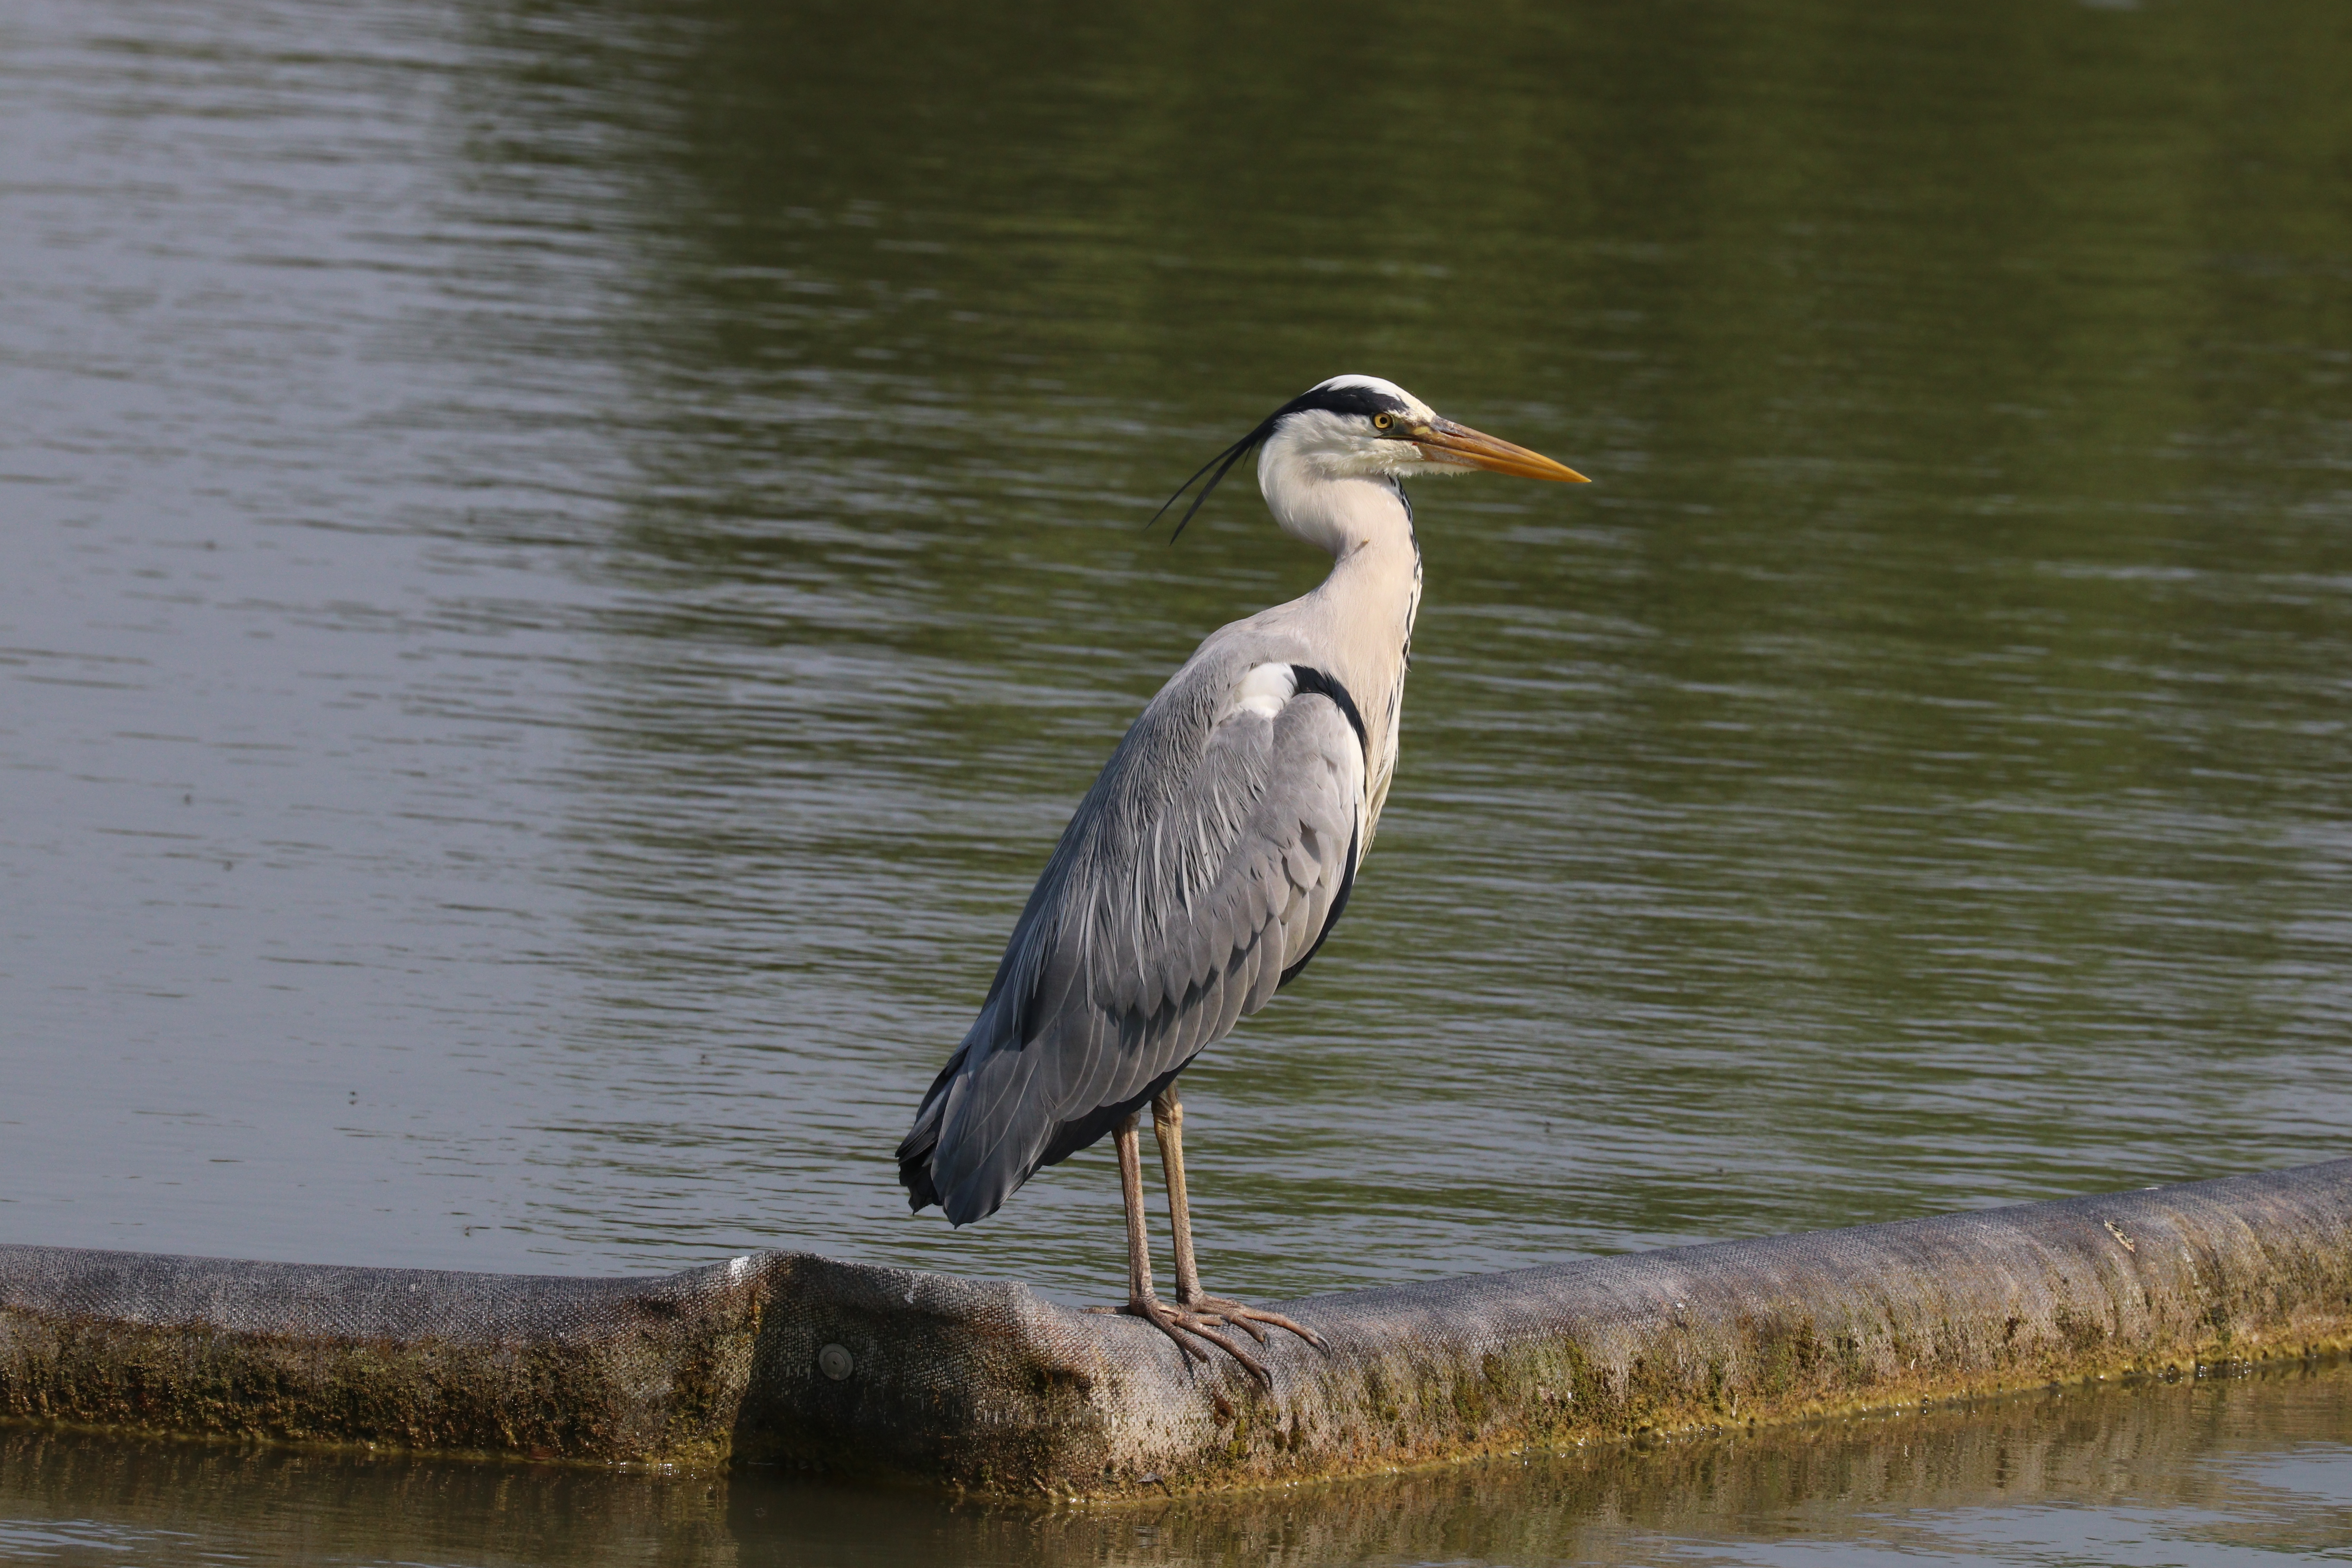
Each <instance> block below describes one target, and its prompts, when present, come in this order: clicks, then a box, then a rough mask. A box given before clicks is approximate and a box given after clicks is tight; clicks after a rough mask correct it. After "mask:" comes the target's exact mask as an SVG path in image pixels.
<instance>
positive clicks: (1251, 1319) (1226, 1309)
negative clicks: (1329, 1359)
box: [1183, 1296, 1331, 1351]
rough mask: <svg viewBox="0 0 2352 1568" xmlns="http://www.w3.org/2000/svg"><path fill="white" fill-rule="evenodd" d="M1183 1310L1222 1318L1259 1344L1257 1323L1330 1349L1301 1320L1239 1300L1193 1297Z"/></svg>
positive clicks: (1261, 1338)
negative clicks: (1285, 1330) (1288, 1332)
mask: <svg viewBox="0 0 2352 1568" xmlns="http://www.w3.org/2000/svg"><path fill="white" fill-rule="evenodd" d="M1183 1310H1185V1311H1188V1312H1198V1313H1200V1314H1202V1316H1203V1317H1211V1318H1222V1319H1223V1320H1224V1321H1226V1322H1228V1323H1231V1324H1233V1325H1234V1327H1235V1328H1237V1329H1239V1330H1241V1331H1243V1332H1244V1333H1246V1334H1249V1335H1250V1336H1252V1337H1253V1338H1255V1340H1256V1341H1257V1342H1258V1343H1260V1344H1264V1343H1265V1330H1264V1329H1261V1328H1259V1327H1258V1325H1259V1324H1260V1323H1271V1324H1272V1325H1274V1326H1275V1327H1276V1328H1277V1329H1287V1330H1288V1331H1290V1332H1292V1333H1294V1334H1297V1336H1298V1337H1299V1338H1300V1339H1302V1340H1305V1341H1306V1342H1307V1343H1308V1344H1310V1345H1313V1346H1314V1347H1315V1348H1316V1349H1317V1350H1318V1351H1328V1350H1329V1349H1330V1348H1331V1347H1330V1346H1328V1345H1327V1344H1325V1343H1324V1342H1323V1336H1322V1335H1320V1334H1318V1333H1317V1332H1316V1331H1314V1330H1313V1329H1310V1328H1308V1327H1307V1326H1306V1325H1305V1324H1304V1323H1294V1322H1292V1321H1290V1320H1289V1319H1288V1318H1286V1317H1284V1316H1283V1315H1282V1314H1281V1313H1280V1312H1268V1311H1265V1310H1263V1309H1261V1308H1257V1307H1245V1306H1244V1305H1242V1303H1240V1302H1239V1301H1228V1300H1225V1298H1223V1296H1195V1297H1194V1298H1193V1299H1192V1300H1190V1301H1187V1302H1185V1303H1183Z"/></svg>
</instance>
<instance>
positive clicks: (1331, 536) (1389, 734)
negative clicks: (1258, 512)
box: [1257, 442, 1421, 847]
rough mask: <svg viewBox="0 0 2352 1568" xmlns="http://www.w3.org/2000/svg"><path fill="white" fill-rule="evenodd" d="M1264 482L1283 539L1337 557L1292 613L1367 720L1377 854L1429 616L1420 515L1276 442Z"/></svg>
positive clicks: (1382, 489) (1386, 486)
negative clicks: (1409, 660) (1412, 657)
mask: <svg viewBox="0 0 2352 1568" xmlns="http://www.w3.org/2000/svg"><path fill="white" fill-rule="evenodd" d="M1257 479H1258V489H1260V490H1261V491H1263V492H1264V493H1265V501H1266V505H1267V506H1268V507H1269V508H1270V509H1271V510H1273V512H1274V520H1275V521H1276V523H1278V524H1280V525H1281V528H1282V531H1284V532H1285V533H1287V534H1289V535H1290V536H1291V537H1292V538H1294V539H1300V540H1304V541H1306V542H1307V543H1309V544H1313V545H1316V546H1318V547H1319V548H1321V549H1324V550H1327V551H1329V552H1331V555H1332V557H1333V560H1332V563H1331V574H1330V575H1329V576H1328V577H1326V578H1325V579H1324V580H1323V584H1322V585H1321V586H1320V587H1318V588H1317V589H1316V590H1315V591H1314V592H1313V593H1311V594H1309V595H1307V596H1306V597H1305V598H1303V599H1299V600H1297V601H1295V602H1294V603H1293V604H1291V605H1285V606H1283V608H1284V609H1285V610H1286V611H1288V612H1290V613H1291V614H1292V615H1295V616H1297V617H1298V618H1299V619H1300V620H1301V621H1303V622H1307V623H1310V624H1311V626H1312V628H1313V632H1314V637H1315V643H1316V646H1318V647H1324V648H1328V649H1329V650H1330V652H1329V662H1330V664H1331V665H1332V668H1330V669H1328V671H1327V672H1326V673H1328V674H1329V675H1331V676H1333V677H1334V678H1336V679H1338V680H1339V682H1340V683H1341V684H1343V685H1344V686H1346V687H1347V689H1348V690H1349V695H1351V696H1352V697H1354V699H1355V700H1356V707H1357V709H1358V710H1359V711H1360V713H1361V714H1362V716H1363V720H1364V730H1365V751H1366V752H1367V755H1366V757H1365V763H1366V766H1367V771H1368V772H1369V773H1370V778H1369V780H1368V781H1367V782H1368V786H1369V787H1368V790H1367V795H1368V799H1367V803H1366V812H1365V822H1364V843H1365V846H1366V847H1370V843H1371V837H1372V827H1373V825H1374V824H1375V823H1376V822H1377V821H1378V820H1379V818H1380V811H1381V803H1382V802H1383V801H1385V800H1386V799H1387V798H1388V789H1389V778H1390V775H1391V773H1393V772H1394V770H1395V767H1396V755H1397V726H1398V721H1399V719H1400V717H1401V716H1402V709H1403V702H1404V674H1405V657H1406V654H1407V653H1408V651H1409V650H1410V648H1411V647H1412V623H1413V617H1414V616H1415V614H1416V613H1417V612H1418V611H1419V609H1420V607H1421V549H1420V546H1419V545H1418V544H1416V543H1415V542H1414V541H1413V536H1412V512H1411V511H1410V510H1408V509H1407V508H1406V506H1405V501H1404V496H1403V493H1402V491H1400V490H1399V489H1397V486H1396V484H1395V483H1394V481H1392V480H1390V479H1384V478H1371V477H1364V476H1356V475H1331V474H1327V473H1322V472H1318V471H1317V468H1316V466H1315V465H1314V464H1313V463H1311V462H1310V461H1303V460H1300V459H1299V458H1298V456H1297V454H1296V453H1295V452H1286V451H1282V450H1279V449H1278V447H1277V444H1276V443H1274V442H1269V443H1268V444H1267V446H1266V447H1265V450H1264V451H1262V452H1261V453H1260V454H1259V457H1258V470H1257Z"/></svg>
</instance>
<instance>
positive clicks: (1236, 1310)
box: [1151, 1083, 1324, 1351]
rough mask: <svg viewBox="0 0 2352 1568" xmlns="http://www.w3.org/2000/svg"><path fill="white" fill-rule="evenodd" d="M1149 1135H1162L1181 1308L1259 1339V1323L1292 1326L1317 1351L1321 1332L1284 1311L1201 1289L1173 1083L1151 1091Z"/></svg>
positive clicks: (1262, 1340)
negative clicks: (1219, 1320) (1252, 1305)
mask: <svg viewBox="0 0 2352 1568" xmlns="http://www.w3.org/2000/svg"><path fill="white" fill-rule="evenodd" d="M1151 1135H1152V1137H1153V1138H1155V1139H1156V1140H1158V1141H1159V1143H1160V1169H1161V1170H1162V1171H1163V1172H1165V1173H1167V1176H1168V1226H1169V1229H1170V1230H1171V1232H1172V1233H1173V1242H1174V1246H1175V1251H1176V1305H1177V1307H1178V1309H1179V1310H1182V1311H1186V1312H1194V1313H1198V1314H1200V1315H1201V1316H1202V1317H1204V1318H1207V1319H1209V1320H1210V1321H1216V1320H1217V1319H1220V1318H1222V1319H1223V1320H1224V1321H1226V1322H1228V1323H1231V1324H1233V1325H1234V1327H1235V1328H1237V1329H1239V1330H1241V1331H1242V1332H1244V1333H1245V1334H1247V1335H1249V1336H1250V1337H1251V1338H1252V1339H1254V1340H1255V1341H1257V1342H1258V1343H1260V1344H1264V1343H1265V1330H1264V1329H1261V1328H1259V1327H1258V1325H1259V1324H1260V1323H1269V1324H1272V1325H1273V1326H1274V1327H1276V1328H1277V1329H1287V1330H1289V1331H1291V1332H1292V1333H1294V1334H1297V1336H1298V1337H1299V1338H1300V1339H1302V1340H1305V1341H1306V1342H1307V1343H1308V1344H1310V1345H1313V1346H1314V1347H1315V1348H1316V1349H1317V1350H1318V1351H1319V1350H1321V1349H1323V1348H1324V1345H1323V1338H1322V1336H1321V1335H1319V1334H1318V1333H1317V1332H1315V1331H1314V1330H1312V1329H1308V1328H1305V1327H1302V1326H1301V1325H1299V1324H1297V1323H1295V1322H1292V1321H1290V1320H1289V1319H1288V1318H1286V1317H1284V1316H1283V1315H1282V1314H1281V1313H1280V1312H1268V1311H1265V1310H1260V1309H1259V1308H1256V1307H1245V1306H1244V1305H1242V1303H1240V1302H1239V1301H1232V1300H1226V1299H1225V1298H1224V1297H1223V1296H1212V1295H1209V1294H1207V1293H1206V1292H1204V1291H1203V1290H1202V1289H1201V1268H1200V1265H1199V1264H1198V1263H1197V1262H1196V1261H1195V1260H1194V1259H1193V1257H1192V1200H1191V1198H1190V1197H1189V1196H1187V1195H1186V1193H1185V1188H1184V1105H1183V1102H1182V1101H1181V1100H1178V1099H1177V1098H1176V1086H1175V1085H1174V1084H1172V1083H1171V1084H1170V1085H1169V1086H1168V1087H1167V1088H1166V1089H1161V1090H1160V1092H1159V1093H1158V1094H1157V1095H1155V1096H1153V1097H1152V1101H1151Z"/></svg>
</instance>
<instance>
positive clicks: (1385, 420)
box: [1372, 414, 1396, 430]
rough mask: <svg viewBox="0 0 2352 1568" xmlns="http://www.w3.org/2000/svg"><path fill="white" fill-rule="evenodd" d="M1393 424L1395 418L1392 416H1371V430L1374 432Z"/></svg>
mask: <svg viewBox="0 0 2352 1568" xmlns="http://www.w3.org/2000/svg"><path fill="white" fill-rule="evenodd" d="M1395 423H1396V416H1395V415H1393V414H1375V415H1373V416H1372V428H1373V429H1375V430H1385V429H1387V428H1388V427H1389V426H1391V425H1393V424H1395Z"/></svg>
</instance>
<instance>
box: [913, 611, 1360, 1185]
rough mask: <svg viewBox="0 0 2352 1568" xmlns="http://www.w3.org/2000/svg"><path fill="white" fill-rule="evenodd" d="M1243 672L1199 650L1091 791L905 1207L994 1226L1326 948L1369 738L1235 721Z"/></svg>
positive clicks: (935, 1094) (1328, 705)
mask: <svg viewBox="0 0 2352 1568" xmlns="http://www.w3.org/2000/svg"><path fill="white" fill-rule="evenodd" d="M1265 662H1273V661H1265ZM1253 663H1254V661H1253V660H1251V659H1249V658H1243V657H1240V656H1238V655H1232V654H1227V655H1222V656H1218V655H1213V650H1212V649H1211V648H1206V647H1204V648H1203V649H1202V653H1201V654H1200V655H1198V656H1196V657H1195V658H1194V659H1193V660H1192V663H1190V664H1188V665H1187V666H1186V667H1185V668H1183V669H1181V670H1180V671H1178V672H1177V675H1176V677H1175V679H1171V681H1170V682H1169V684H1168V686H1167V687H1166V688H1164V689H1162V690H1161V691H1160V695H1159V696H1158V697H1156V698H1154V699H1153V700H1152V702H1151V705H1150V707H1149V708H1147V709H1146V710H1144V712H1143V715H1142V717H1141V718H1139V719H1138V720H1137V721H1136V723H1135V726H1134V727H1133V728H1132V729H1130V730H1129V731H1128V734H1127V736H1126V738H1125V739H1124V740H1123V741H1121V742H1120V743H1119V746H1118V751H1117V752H1114V753H1113V754H1112V756H1111V759H1110V762H1109V763H1108V764H1107V765H1106V766H1105V767H1104V769H1103V772H1102V775H1101V777H1099V778H1098V779H1097V780H1096V781H1095V785H1094V788H1093V789H1092V790H1090V791H1088V792H1087V798H1086V800H1085V801H1084V802H1083V803H1081V805H1079V807H1078V810H1077V812H1076V816H1073V817H1072V818H1071V821H1070V825H1069V826H1068V827H1067V828H1066V830H1065V831H1064V833H1063V835H1062V839H1061V842H1060V844H1059V845H1057V846H1056V847H1055V850H1054V854H1053V858H1051V859H1050V860H1049V861H1048V862H1047V864H1046V867H1045V874H1044V875H1043V876H1042V877H1041V878H1039V879H1038V882H1037V887H1036V889H1035V891H1034V892H1033V893H1031V894H1030V897H1029V902H1028V904H1027V906H1026V907H1025V908H1024V910H1022V912H1021V918H1020V921H1018V922H1017V923H1016V924H1015V926H1014V928H1013V938H1012V941H1011V942H1010V943H1009V944H1008V945H1007V946H1006V949H1005V952H1004V957H1003V961H1002V962H1001V963H999V965H998V966H997V972H996V979H995V981H994V983H993V984H992V985H991V987H990V989H989V994H988V999H987V1001H986V1002H985V1003H984V1004H983V1005H982V1008H981V1012H980V1016H979V1017H978V1018H976V1019H975V1020H974V1021H973V1023H972V1026H971V1030H970V1031H969V1032H968V1033H967V1034H966V1035H965V1037H964V1039H963V1043H962V1044H961V1046H960V1047H957V1050H956V1052H955V1055H954V1056H953V1057H952V1058H950V1060H949V1062H948V1064H947V1067H946V1068H945V1069H944V1070H943V1071H942V1072H941V1073H940V1076H939V1079H938V1080H937V1081H935V1082H934V1083H933V1084H932V1085H931V1089H930V1092H929V1094H927V1095H926V1096H925V1097H924V1100H923V1104H922V1108H921V1110H919V1112H918V1113H917V1115H916V1120H915V1126H914V1130H913V1131H910V1132H909V1133H908V1136H907V1139H906V1141H905V1142H903V1143H901V1144H900V1145H899V1149H898V1163H899V1178H900V1180H901V1181H903V1182H904V1183H905V1184H906V1185H907V1188H908V1198H909V1201H910V1202H911V1203H912V1205H913V1206H915V1207H917V1208H921V1207H923V1206H924V1205H927V1204H929V1203H937V1204H939V1205H940V1206H941V1207H942V1208H943V1209H945V1210H946V1212H947V1216H948V1218H949V1219H950V1221H952V1222H954V1223H955V1224H958V1225H963V1224H966V1223H968V1222H970V1221H971V1220H975V1219H980V1218H982V1217H984V1216H986V1215H990V1214H992V1213H994V1212H995V1210H996V1209H997V1207H998V1205H1001V1204H1003V1201H1004V1200H1005V1198H1007V1197H1008V1196H1010V1195H1011V1194H1012V1193H1013V1189H1014V1188H1016V1187H1018V1186H1019V1185H1020V1184H1022V1183H1023V1182H1024V1181H1026V1180H1027V1179H1028V1178H1029V1176H1030V1175H1031V1174H1032V1173H1034V1172H1035V1171H1036V1170H1037V1169H1038V1168H1039V1167H1040V1166H1043V1165H1048V1164H1052V1163H1055V1162H1057V1161H1059V1160H1062V1159H1065V1158H1066V1157H1067V1156H1068V1155H1070V1154H1072V1153H1075V1152H1077V1151H1078V1150H1080V1149H1083V1148H1085V1147H1086V1146H1087V1145H1088V1144H1090V1143H1092V1142H1095V1141H1096V1140H1097V1139H1099V1138H1100V1137H1102V1136H1103V1134H1104V1133H1105V1132H1107V1131H1109V1130H1110V1128H1111V1127H1112V1126H1113V1125H1114V1124H1116V1123H1117V1122H1118V1121H1119V1120H1120V1119H1121V1118H1123V1117H1125V1116H1126V1115H1129V1114H1130V1113H1131V1112H1132V1111H1133V1110H1136V1109H1137V1108H1138V1107H1139V1105H1140V1104H1142V1103H1143V1102H1144V1101H1146V1100H1149V1099H1150V1097H1151V1096H1152V1095H1153V1094H1154V1093H1156V1092H1157V1091H1158V1090H1159V1089H1160V1087H1162V1086H1163V1085H1165V1084H1166V1083H1167V1082H1168V1081H1169V1080H1170V1079H1172V1078H1174V1077H1175V1075H1176V1074H1177V1073H1178V1072H1179V1071H1181V1069H1182V1068H1183V1067H1184V1065H1185V1064H1186V1063H1188V1062H1189V1061H1191V1060H1192V1058H1193V1057H1194V1056H1195V1055H1196V1054H1198V1053H1199V1052H1200V1051H1201V1050H1202V1049H1203V1048H1204V1047H1207V1046H1209V1045H1211V1044H1213V1043H1214V1042H1215V1041H1216V1040H1217V1039H1219V1038H1221V1037H1223V1035H1224V1034H1225V1033H1226V1032H1227V1031H1229V1030H1231V1029H1232V1028H1233V1026H1234V1024H1235V1023H1236V1022H1238V1021H1239V1020H1240V1019H1241V1018H1243V1017H1244V1016H1247V1015H1249V1014H1251V1013H1255V1011H1257V1010H1258V1009H1259V1008H1260V1007H1263V1006H1265V1004H1266V1003H1267V1002H1268V1001H1269V1000H1271V999H1272V997H1273V995H1274V993H1275V990H1276V987H1277V986H1279V985H1280V984H1282V983H1283V981H1284V980H1285V979H1286V978H1287V977H1288V975H1289V974H1291V973H1296V972H1297V967H1298V965H1300V964H1301V963H1304V962H1305V961H1306V959H1307V957H1308V956H1309V955H1310V954H1311V953H1312V952H1313V951H1314V949H1315V947H1316V945H1317V944H1318V942H1320V940H1321V938H1322V936H1323V935H1324V933H1325V932H1326V931H1328V928H1329V926H1330V923H1331V921H1333V920H1334V919H1335V918H1336V916H1337V913H1338V910H1339V906H1340V905H1341V904H1342V903H1344V901H1345V900H1346V895H1347V889H1348V887H1349V882H1350V880H1351V879H1352V877H1353V874H1354V860H1355V858H1356V856H1357V855H1358V853H1359V852H1360V844H1361V839H1362V832H1361V828H1362V818H1363V811H1364V795H1365V782H1366V771H1365V759H1364V750H1363V743H1362V740H1361V737H1360V733H1359V731H1358V729H1357V727H1356V724H1355V721H1353V720H1352V717H1351V715H1350V714H1349V713H1348V712H1347V711H1345V710H1343V709H1342V707H1341V705H1340V703H1339V702H1338V701H1335V700H1333V699H1332V698H1331V697H1329V696H1327V695H1325V694H1323V693H1321V692H1319V691H1314V690H1297V691H1295V692H1294V693H1293V694H1292V695H1291V696H1290V697H1289V698H1288V700H1286V701H1284V702H1282V704H1281V706H1280V707H1279V709H1278V710H1276V711H1275V712H1273V713H1272V714H1271V716H1269V715H1267V714H1265V712H1262V711H1259V710H1256V709H1254V708H1249V707H1234V706H1233V699H1234V693H1235V691H1236V690H1238V689H1239V688H1240V683H1241V680H1242V679H1243V678H1244V676H1245V675H1246V674H1247V672H1248V671H1249V669H1250V668H1253ZM1260 706H1263V704H1261V705H1260Z"/></svg>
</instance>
